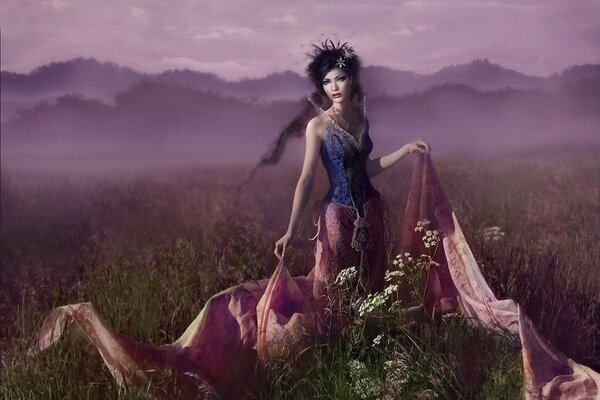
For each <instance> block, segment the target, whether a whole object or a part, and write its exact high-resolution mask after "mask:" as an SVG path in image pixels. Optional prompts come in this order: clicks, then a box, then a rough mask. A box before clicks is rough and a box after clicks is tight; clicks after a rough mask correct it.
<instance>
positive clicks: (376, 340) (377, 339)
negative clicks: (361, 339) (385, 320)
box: [371, 333, 385, 347]
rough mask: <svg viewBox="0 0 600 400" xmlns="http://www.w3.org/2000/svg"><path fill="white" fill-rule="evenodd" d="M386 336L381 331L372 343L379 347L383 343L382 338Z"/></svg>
mask: <svg viewBox="0 0 600 400" xmlns="http://www.w3.org/2000/svg"><path fill="white" fill-rule="evenodd" d="M384 337H385V335H384V334H383V333H380V334H379V335H377V336H375V338H374V339H373V344H372V345H371V346H372V347H377V346H379V345H380V344H381V340H383V338H384Z"/></svg>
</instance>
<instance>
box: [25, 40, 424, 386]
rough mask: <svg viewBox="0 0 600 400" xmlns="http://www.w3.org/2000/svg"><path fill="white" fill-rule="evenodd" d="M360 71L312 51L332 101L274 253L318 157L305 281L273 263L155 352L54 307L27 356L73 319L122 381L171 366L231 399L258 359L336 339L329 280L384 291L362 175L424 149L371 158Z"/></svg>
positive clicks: (377, 206)
mask: <svg viewBox="0 0 600 400" xmlns="http://www.w3.org/2000/svg"><path fill="white" fill-rule="evenodd" d="M359 70H360V61H359V59H358V57H357V56H356V55H355V54H354V52H353V51H352V48H351V47H350V46H348V45H347V44H344V45H342V46H335V45H334V44H333V42H327V43H324V44H323V47H316V50H315V53H314V59H313V61H312V62H311V64H310V65H309V67H308V71H309V75H310V76H311V78H312V79H313V81H314V82H315V84H316V86H317V88H318V91H319V93H320V94H321V95H323V96H326V97H327V98H328V99H329V101H330V102H331V103H332V104H331V106H330V107H329V108H328V109H327V110H326V111H324V110H322V109H321V108H320V107H319V106H318V105H317V104H316V102H315V103H314V105H315V107H316V109H317V112H318V114H319V115H318V116H317V117H316V118H312V119H311V120H310V121H309V122H308V124H307V126H306V143H307V146H306V158H305V161H304V167H303V171H302V174H301V177H300V180H299V183H298V187H297V189H296V193H295V196H294V206H293V209H292V214H291V218H290V224H289V228H288V231H287V233H286V234H285V235H284V236H283V237H282V238H281V239H280V240H279V241H277V244H276V248H275V254H276V255H277V257H278V258H279V259H280V260H282V259H283V257H284V255H285V251H286V249H287V247H288V246H289V244H290V242H291V239H292V237H293V236H294V234H295V233H296V231H297V229H298V224H299V220H300V215H301V214H302V210H303V209H304V208H305V206H306V202H307V199H308V196H309V194H310V189H311V187H312V184H313V180H314V173H315V167H316V163H317V159H318V155H319V152H320V153H321V157H322V159H323V163H324V164H325V166H326V167H327V172H328V174H329V178H330V181H331V189H330V191H329V193H328V194H327V196H326V198H325V201H324V202H323V204H322V206H321V207H320V209H319V227H320V229H319V232H318V234H317V239H318V240H317V252H316V264H315V268H314V269H313V271H311V273H309V275H308V276H306V277H304V276H298V277H291V276H290V274H289V273H288V271H287V269H286V268H285V265H284V263H283V262H282V261H280V263H279V265H278V267H277V268H276V270H275V272H274V273H273V275H272V276H271V278H270V279H263V280H260V281H256V282H247V283H242V284H239V285H237V286H235V287H232V288H229V289H227V290H224V291H222V292H220V293H217V294H216V295H214V296H213V297H211V298H210V299H209V301H208V302H207V303H206V305H205V306H204V308H203V310H202V311H201V312H200V314H199V315H198V316H197V318H196V319H195V320H194V321H193V322H192V323H191V324H190V325H189V326H188V328H187V329H186V331H185V332H184V333H183V334H182V336H181V337H180V338H179V339H177V340H176V341H175V342H173V343H171V344H168V345H163V346H159V347H156V346H152V345H149V344H146V343H140V342H138V341H136V340H134V339H132V338H129V337H127V336H125V335H122V334H120V333H117V332H114V331H112V330H111V329H110V328H109V327H108V326H107V324H106V323H105V322H104V320H103V318H102V317H101V315H100V313H99V312H98V311H97V310H96V309H95V308H94V307H93V305H91V304H90V303H80V304H72V305H67V306H63V307H59V308H57V309H55V310H54V311H53V312H52V313H51V314H50V315H49V316H48V317H47V318H46V320H45V321H44V323H43V326H42V328H41V329H40V331H39V334H38V337H37V342H36V345H35V349H34V352H37V351H41V350H43V349H45V348H47V347H49V346H50V345H52V344H53V343H55V342H56V341H57V340H58V339H59V337H60V336H61V335H62V332H63V330H64V328H65V326H66V322H67V321H74V322H75V323H76V324H77V325H78V326H79V327H80V328H81V329H82V330H83V331H84V332H85V334H86V335H87V336H88V338H89V339H90V340H91V341H92V342H93V343H94V344H95V345H96V347H97V348H98V350H99V351H100V354H101V355H102V357H103V359H104V361H105V363H106V364H107V366H108V367H109V369H110V371H111V373H112V374H113V376H114V377H115V379H116V380H117V381H118V382H119V383H120V384H127V385H140V384H143V383H144V382H146V381H147V378H149V377H152V376H154V375H155V374H156V373H157V372H160V371H163V370H170V371H172V372H174V374H175V376H176V377H177V378H178V379H179V380H180V381H182V382H183V383H184V386H185V388H187V389H188V390H189V391H190V393H191V394H192V395H194V394H195V393H197V392H198V391H199V390H213V391H215V392H217V393H219V394H220V395H221V396H222V397H224V398H236V397H238V395H239V393H244V392H246V391H256V390H258V388H257V387H253V386H256V385H258V386H260V381H261V379H260V378H261V374H260V373H258V372H257V369H256V367H257V366H258V362H257V361H258V360H259V359H262V360H273V359H277V358H286V357H289V356H290V354H293V353H295V352H297V351H299V350H300V349H301V348H302V347H304V346H306V345H307V344H309V343H310V340H311V337H312V338H314V337H315V336H320V337H323V336H325V337H330V336H332V335H334V334H335V333H337V332H338V331H339V328H340V326H341V321H340V319H339V317H338V315H337V313H336V312H335V311H333V310H335V309H334V308H332V307H331V306H332V304H335V301H336V292H335V290H333V289H332V283H333V280H334V279H335V277H336V275H337V273H338V272H339V270H340V269H342V268H347V267H349V266H351V265H357V266H360V267H361V276H360V278H361V279H360V280H359V283H360V285H357V288H356V294H357V295H362V294H364V293H365V292H366V291H374V290H380V289H382V288H383V276H384V270H385V261H386V254H385V248H386V243H385V238H384V236H385V235H384V224H383V220H384V218H383V204H382V202H381V199H380V197H379V194H378V193H377V192H376V191H375V190H374V189H373V187H372V186H371V183H370V181H369V176H373V175H375V174H377V173H379V172H380V171H382V170H383V169H385V168H387V167H389V166H391V165H392V164H394V163H395V162H396V161H398V160H399V159H401V158H402V157H404V156H405V155H406V154H408V153H411V152H428V151H429V148H428V146H427V145H426V144H425V143H423V142H421V141H416V142H413V143H410V144H407V145H405V146H403V147H402V148H400V149H399V150H397V151H396V152H394V153H392V154H390V155H388V156H385V157H381V158H379V159H376V160H369V159H368V155H369V153H370V151H371V149H372V142H371V140H370V138H369V132H368V130H369V121H368V120H367V118H366V115H365V102H364V95H363V91H362V88H361V86H360V83H359ZM358 99H360V101H359V100H358ZM309 100H310V101H314V100H312V99H309ZM328 311H333V312H328ZM307 332H308V335H306V333H307ZM207 388H208V389H207Z"/></svg>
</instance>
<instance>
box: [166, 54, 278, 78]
mask: <svg viewBox="0 0 600 400" xmlns="http://www.w3.org/2000/svg"><path fill="white" fill-rule="evenodd" d="M161 64H163V65H164V66H165V67H166V68H175V69H191V70H196V71H202V72H212V73H214V74H216V75H218V76H220V77H221V78H224V79H230V80H238V79H242V78H258V77H262V76H264V75H266V74H268V73H269V72H270V67H272V65H271V63H270V62H267V61H264V60H257V59H248V58H244V59H236V60H224V61H199V60H195V59H193V58H190V57H164V58H163V59H162V60H161Z"/></svg>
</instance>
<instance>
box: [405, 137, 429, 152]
mask: <svg viewBox="0 0 600 400" xmlns="http://www.w3.org/2000/svg"><path fill="white" fill-rule="evenodd" d="M407 146H408V152H409V153H415V152H419V153H427V154H429V153H431V146H429V144H427V143H426V142H424V141H422V140H415V141H414V142H411V143H409V144H407Z"/></svg>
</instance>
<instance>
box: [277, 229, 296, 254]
mask: <svg viewBox="0 0 600 400" xmlns="http://www.w3.org/2000/svg"><path fill="white" fill-rule="evenodd" d="M291 241H292V235H291V234H290V233H289V232H286V234H285V235H283V236H282V237H281V239H279V240H278V241H276V242H275V251H274V253H275V256H276V257H277V258H279V259H280V260H281V259H282V258H283V256H285V249H287V247H288V246H289V245H290V243H291Z"/></svg>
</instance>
